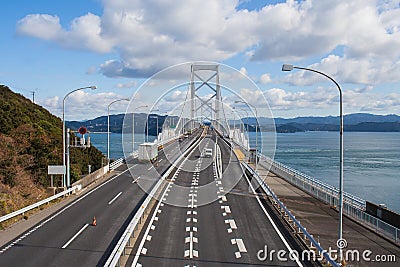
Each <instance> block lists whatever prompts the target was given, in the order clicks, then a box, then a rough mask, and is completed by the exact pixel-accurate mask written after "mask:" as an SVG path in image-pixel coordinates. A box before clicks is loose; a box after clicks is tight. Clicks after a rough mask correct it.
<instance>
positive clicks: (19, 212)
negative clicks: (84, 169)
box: [0, 185, 80, 223]
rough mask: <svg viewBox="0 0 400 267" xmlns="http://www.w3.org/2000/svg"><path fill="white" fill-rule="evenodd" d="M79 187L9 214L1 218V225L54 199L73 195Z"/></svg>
mask: <svg viewBox="0 0 400 267" xmlns="http://www.w3.org/2000/svg"><path fill="white" fill-rule="evenodd" d="M79 187H80V186H78V185H76V186H73V187H71V188H70V189H68V190H64V191H62V192H60V193H58V194H56V195H54V196H51V197H48V198H46V199H43V200H41V201H39V202H36V203H35V204H32V205H29V206H27V207H25V208H22V209H20V210H17V211H14V212H11V213H9V214H6V215H4V216H2V217H0V223H1V222H4V221H6V220H9V219H11V218H13V217H15V216H18V215H21V214H24V213H25V212H27V211H30V210H32V209H34V208H37V207H39V206H41V205H43V204H47V203H49V202H50V201H52V200H54V199H57V198H59V197H62V196H65V195H66V194H69V193H71V192H73V191H75V190H77V189H79Z"/></svg>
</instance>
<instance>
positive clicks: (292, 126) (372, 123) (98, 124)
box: [67, 113, 400, 135]
mask: <svg viewBox="0 0 400 267" xmlns="http://www.w3.org/2000/svg"><path fill="white" fill-rule="evenodd" d="M125 117H126V118H127V125H132V114H126V115H125V114H117V115H110V131H111V132H114V133H121V132H122V127H123V122H124V118H125ZM149 117H150V118H149ZM149 117H148V116H147V114H145V113H135V125H136V126H135V132H136V133H139V132H142V131H143V130H144V129H145V127H146V119H148V123H149V134H150V135H156V131H157V127H156V125H157V119H156V118H157V117H158V128H159V129H158V131H161V127H162V124H163V122H164V120H165V119H166V118H167V117H166V116H160V115H157V114H151V115H150V116H149ZM168 119H172V120H176V121H178V118H177V117H172V118H171V117H168ZM274 121H275V127H276V131H277V132H280V133H293V132H306V131H339V124H340V120H339V117H338V116H326V117H297V118H291V119H285V118H276V119H274ZM242 122H243V124H244V125H245V128H247V124H248V128H249V131H251V132H254V131H255V130H256V128H255V124H256V120H255V118H242ZM230 123H231V124H233V121H230ZM237 123H238V121H236V124H237ZM259 123H260V128H261V130H264V131H265V130H266V128H267V126H270V124H271V119H270V118H263V117H262V118H259ZM399 123H400V116H398V115H394V114H391V115H374V114H368V113H355V114H348V115H345V116H344V130H345V131H353V132H397V131H400V130H399V126H398V125H399ZM67 126H68V127H70V128H72V129H74V130H76V129H78V128H79V127H80V126H85V127H87V128H88V130H89V131H92V132H107V116H101V117H98V118H95V119H91V120H86V121H68V122H67ZM232 126H233V125H232ZM260 128H259V129H258V130H259V131H260ZM269 128H271V127H269ZM127 131H128V132H130V129H127Z"/></svg>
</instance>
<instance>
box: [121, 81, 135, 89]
mask: <svg viewBox="0 0 400 267" xmlns="http://www.w3.org/2000/svg"><path fill="white" fill-rule="evenodd" d="M137 85H138V83H137V81H135V80H133V81H130V82H127V83H118V84H117V85H116V87H117V88H133V87H136V86H137Z"/></svg>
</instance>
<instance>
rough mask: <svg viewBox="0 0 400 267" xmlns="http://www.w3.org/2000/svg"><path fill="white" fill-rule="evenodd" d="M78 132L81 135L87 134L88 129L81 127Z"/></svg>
mask: <svg viewBox="0 0 400 267" xmlns="http://www.w3.org/2000/svg"><path fill="white" fill-rule="evenodd" d="M78 132H79V133H80V134H82V135H83V134H85V133H86V132H87V129H86V127H85V126H81V127H80V128H79V129H78Z"/></svg>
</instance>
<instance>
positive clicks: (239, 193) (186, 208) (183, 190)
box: [128, 131, 308, 266]
mask: <svg viewBox="0 0 400 267" xmlns="http://www.w3.org/2000/svg"><path fill="white" fill-rule="evenodd" d="M215 142H217V144H218V146H219V147H220V149H221V153H222V159H223V160H222V170H223V175H222V177H219V176H218V174H217V171H216V170H217V169H216V164H215V161H214V159H213V158H205V157H204V156H203V155H202V153H203V151H204V149H205V148H212V149H213V154H214V155H215V154H216V151H217V149H216V146H215ZM170 180H171V183H170V184H169V186H168V187H166V189H165V191H164V195H163V201H162V202H158V205H155V207H154V209H153V213H152V215H151V216H150V217H149V219H148V221H147V222H146V225H145V227H144V228H143V230H142V232H141V233H140V235H139V237H138V241H137V242H136V243H135V246H134V250H133V251H134V252H133V253H134V254H133V255H131V257H130V258H129V260H128V263H129V264H130V265H132V266H302V264H304V266H307V265H308V263H300V262H295V261H293V260H291V259H290V258H289V256H288V255H289V252H290V251H292V250H293V249H294V250H296V251H298V252H300V253H301V250H300V248H298V247H296V244H295V242H294V240H293V239H290V238H291V237H290V234H288V233H287V232H286V233H281V231H285V229H284V227H282V225H279V223H278V224H277V223H274V222H271V221H270V220H269V218H268V217H271V216H272V217H273V215H270V214H269V213H271V211H270V212H269V213H268V211H267V210H266V209H265V208H262V207H261V205H260V204H259V202H258V200H257V198H256V197H255V195H254V193H253V191H252V189H251V188H249V184H248V182H247V179H246V178H245V177H244V176H243V171H242V169H241V166H240V163H239V161H238V160H237V158H236V156H235V155H234V154H233V151H231V149H230V147H229V145H228V144H227V143H225V142H224V141H223V140H222V139H220V138H219V137H217V136H216V135H215V133H214V132H211V131H209V132H208V135H207V136H206V137H205V138H204V139H203V140H202V141H201V143H200V144H199V147H198V148H197V149H195V150H194V151H193V153H191V154H189V156H188V157H187V159H186V160H185V161H183V162H182V163H181V164H180V165H179V166H178V168H177V170H176V172H175V173H173V174H171V178H170ZM207 200H208V201H207ZM267 214H268V215H267ZM266 247H267V253H269V252H270V251H271V250H275V256H274V255H273V256H272V257H271V258H269V257H267V259H266V260H264V259H263V256H265V253H264V251H265V248H266ZM260 250H263V253H261V254H259V255H260V259H259V258H258V257H257V254H258V252H259V251H260ZM279 250H282V251H286V254H285V255H286V258H287V259H288V260H287V261H286V260H285V258H284V256H282V254H281V255H280V259H279V258H278V257H277V255H276V252H277V251H279ZM268 255H269V254H268Z"/></svg>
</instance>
